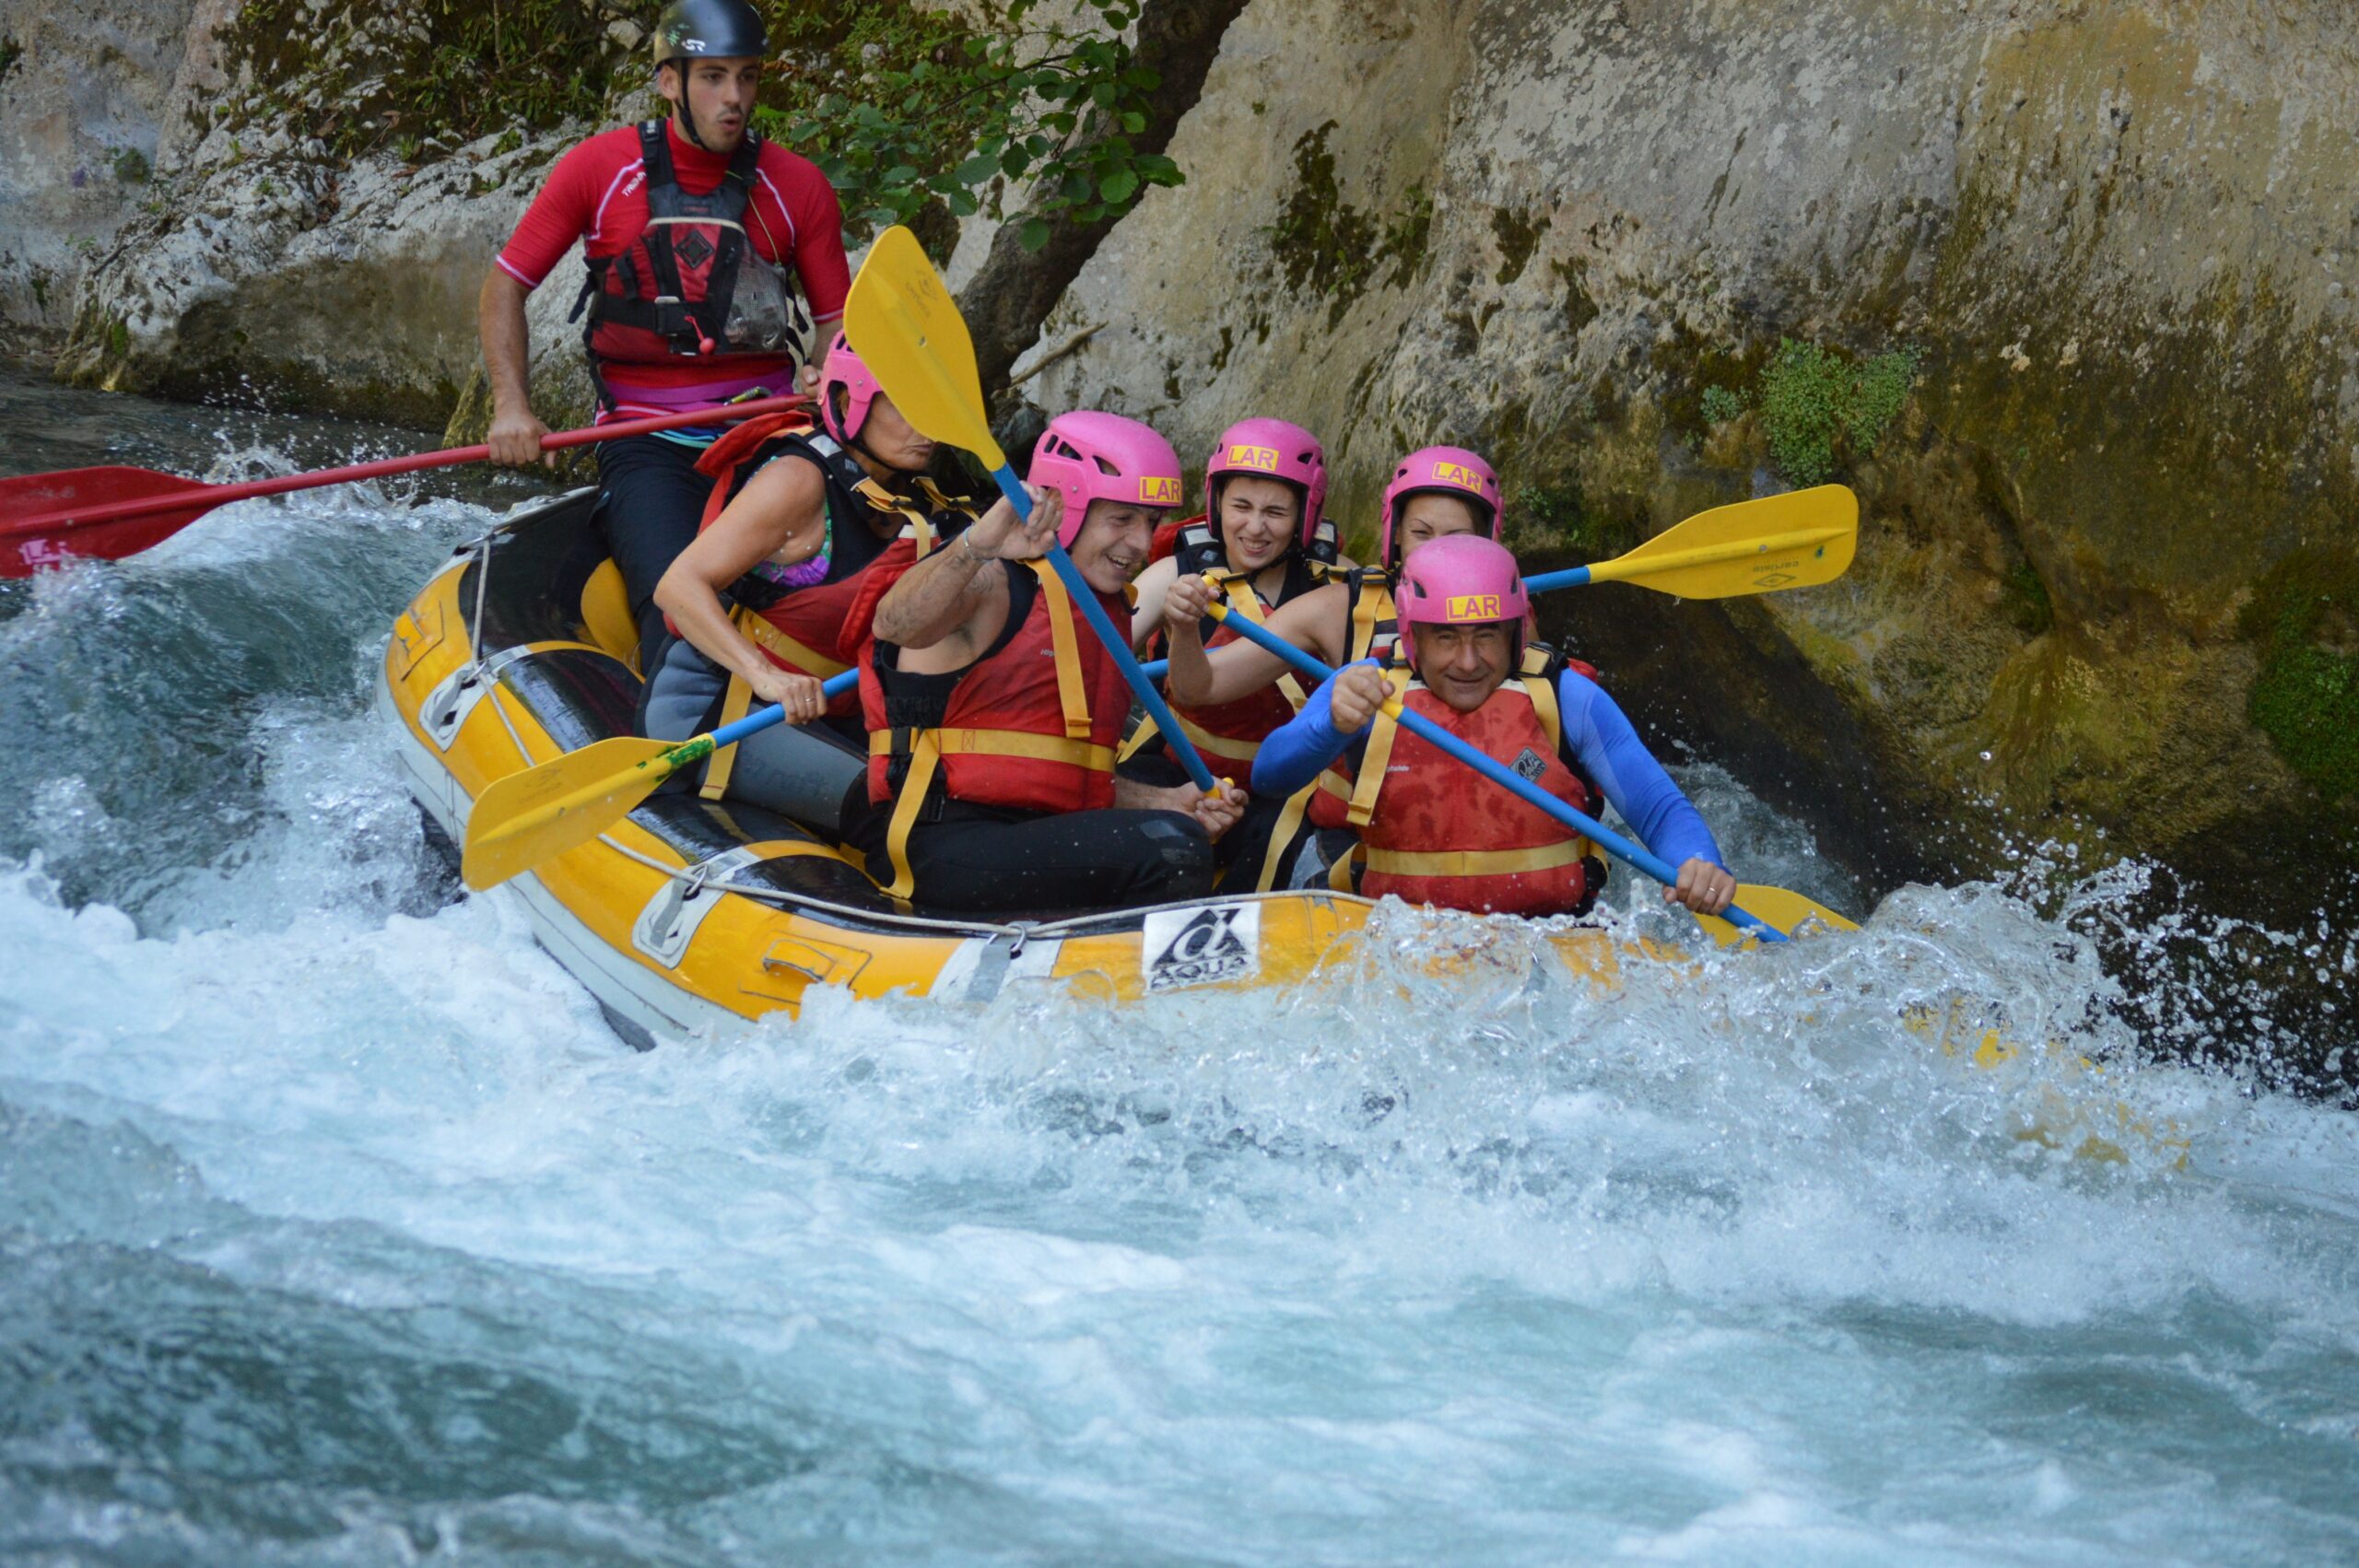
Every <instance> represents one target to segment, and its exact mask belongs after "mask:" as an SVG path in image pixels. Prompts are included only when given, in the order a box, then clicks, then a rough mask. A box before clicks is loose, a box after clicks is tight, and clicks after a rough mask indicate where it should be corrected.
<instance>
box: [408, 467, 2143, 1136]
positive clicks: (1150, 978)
mask: <svg viewBox="0 0 2359 1568" xmlns="http://www.w3.org/2000/svg"><path fill="white" fill-rule="evenodd" d="M594 498H595V493H594V492H593V491H591V490H587V489H583V490H576V491H573V492H571V493H569V494H567V495H564V496H559V497H554V498H552V499H550V500H548V501H546V502H543V503H541V504H540V505H538V506H535V507H532V508H529V509H524V510H522V511H521V512H519V513H518V514H517V515H515V516H514V517H512V518H511V519H509V520H508V521H505V522H503V523H502V524H500V525H499V527H498V528H496V529H494V530H493V531H492V532H489V533H487V534H486V535H484V536H483V537H482V538H480V539H477V540H475V541H472V542H471V543H469V544H464V545H463V546H461V547H460V548H459V550H458V551H457V552H456V553H455V554H454V555H453V556H452V559H451V561H450V562H449V563H448V564H447V565H446V566H444V567H443V568H442V569H441V570H440V571H439V572H437V573H436V574H435V575H434V577H433V578H432V579H431V580H429V581H428V583H427V584H426V586H425V588H424V589H422V590H421V591H419V592H418V595H417V598H416V599H415V600H413V601H412V602H411V603H410V605H409V607H408V608H407V609H406V610H405V611H404V612H403V613H402V614H401V615H400V616H399V617H398V618H397V619H396V620H395V621H394V623H393V636H392V638H390V640H389V641H388V643H387V645H386V648H385V683H384V686H383V688H382V692H381V704H382V706H383V708H384V709H385V712H386V715H387V717H388V719H389V720H391V722H392V724H393V730H394V731H395V733H396V735H397V736H398V738H399V743H400V750H401V755H402V759H403V762H404V764H405V766H406V767H407V769H408V771H409V775H410V783H411V788H412V790H413V791H414V792H415V793H416V794H417V799H418V801H419V802H420V803H421V804H422V805H423V806H424V807H425V808H426V810H427V812H428V814H429V815H431V816H432V817H433V818H434V819H435V821H436V822H437V823H438V824H439V825H440V826H441V828H442V829H443V830H444V831H445V832H446V833H447V834H449V836H450V837H451V838H452V842H453V843H460V842H464V838H465V835H466V823H467V816H468V813H469V812H470V810H471V809H472V808H473V806H474V803H475V798H476V797H477V796H478V795H479V794H481V793H482V791H483V790H484V788H485V787H486V786H487V785H488V784H490V783H491V782H492V781H493V780H495V779H498V778H502V777H503V776H505V775H508V774H511V773H514V772H517V771H519V770H520V769H522V768H525V767H528V766H534V765H536V764H540V763H544V762H547V761H549V760H550V759H551V758H553V757H556V756H558V755H563V754H564V753H567V752H569V751H572V750H575V749H577V748H579V747H581V746H586V745H591V744H593V743H597V742H599V741H603V740H605V739H608V738H609V737H611V736H615V735H618V734H627V733H628V732H630V729H631V723H632V720H633V718H634V714H635V710H636V708H637V705H638V700H639V687H640V682H639V676H638V674H637V673H636V672H635V671H634V670H633V669H632V667H631V664H630V662H629V649H631V647H632V645H633V644H634V642H635V640H636V629H635V627H634V626H633V624H632V621H631V617H630V614H629V610H628V604H627V603H625V600H624V595H623V587H622V579H621V575H620V573H619V572H617V571H616V568H615V567H614V565H613V564H612V563H611V562H610V561H608V560H607V559H606V556H605V553H604V544H603V542H602V541H601V539H600V537H599V534H598V531H597V529H596V528H595V527H594V526H593V523H592V522H591V520H590V510H591V507H592V505H593V501H594ZM508 885H510V886H511V887H513V888H515V889H516V891H517V892H518V893H519V894H520V895H522V899H523V902H524V907H525V908H526V910H527V911H528V912H529V914H530V918H531V919H532V922H533V927H534V932H535V934H536V935H537V936H538V937H539V939H540V941H541V942H542V944H543V945H544V946H546V948H547V949H548V950H549V952H550V953H552V954H555V955H556V956H557V960H558V961H559V962H560V963H562V964H563V965H565V966H566V968H567V969H569V970H570V971H571V972H572V974H573V975H574V976H575V977H576V978H578V979H580V980H581V983H582V984H583V985H584V986H586V987H588V988H589V989H590V991H591V992H592V994H593V995H594V996H595V997H596V998H597V999H598V1001H599V1003H600V1005H601V1006H602V1007H603V1008H604V1012H605V1013H606V1016H607V1019H608V1020H609V1021H610V1022H611V1023H612V1024H614V1026H615V1028H616V1032H617V1033H619V1034H620V1035H622V1036H623V1037H624V1038H626V1039H628V1040H629V1041H631V1042H632V1043H633V1044H635V1045H638V1046H640V1047H647V1046H651V1045H652V1044H654V1043H655V1042H656V1041H657V1040H659V1039H664V1038H676V1037H679V1036H686V1035H688V1034H691V1033H694V1032H696V1031H698V1030H700V1029H704V1028H708V1027H712V1026H723V1027H725V1026H728V1025H731V1024H736V1023H739V1022H741V1021H744V1020H750V1019H756V1018H759V1017H761V1016H762V1015H763V1014H765V1013H768V1012H775V1011H778V1010H780V1009H784V1010H785V1011H787V1012H789V1013H792V1012H794V1011H795V1010H796V1008H797V1007H799V1005H800V1004H801V1002H802V1000H803V997H804V992H805V991H806V990H808V989H810V988H811V987H813V986H841V987H844V988H846V989H849V990H850V991H851V993H852V994H854V995H855V996H863V997H880V996H885V995H887V994H890V993H895V992H898V993H902V994H905V995H910V996H923V997H933V998H938V999H942V1000H946V1001H951V1002H977V1003H980V1002H987V1001H989V1000H992V998H994V997H996V996H998V995H999V994H1000V993H1001V992H1002V991H1003V989H1006V988H1008V987H1009V986H1010V985H1011V984H1013V983H1015V982H1019V981H1020V982H1024V983H1025V984H1027V986H1028V987H1040V986H1046V987H1049V988H1050V989H1067V990H1070V991H1071V992H1073V993H1074V994H1076V995H1080V996H1085V997H1088V998H1092V999H1096V1000H1136V999H1138V998H1141V997H1144V996H1149V995H1159V994H1162V993H1165V992H1180V991H1187V990H1191V989H1214V988H1264V987H1268V988H1277V987H1287V986H1293V985H1297V984H1298V983H1301V982H1303V981H1307V980H1310V979H1312V978H1314V977H1319V976H1320V975H1321V974H1322V973H1328V972H1336V973H1338V974H1339V976H1340V975H1341V974H1342V973H1344V972H1345V971H1349V972H1351V973H1355V974H1356V972H1357V966H1358V965H1359V963H1360V961H1361V959H1362V958H1363V956H1364V955H1365V954H1366V951H1367V942H1365V940H1364V931H1365V928H1366V927H1367V923H1368V917H1369V915H1370V912H1371V911H1372V910H1373V909H1374V908H1375V906H1374V904H1372V903H1371V902H1370V901H1369V900H1367V899H1365V898H1357V897H1353V896H1350V895H1343V894H1335V893H1329V892H1324V891H1321V892H1307V893H1276V894H1244V895H1236V896H1216V897H1214V898H1211V899H1207V900H1204V901H1203V902H1200V903H1194V904H1180V905H1167V906H1162V907H1155V908H1145V909H1118V910H1096V911H1081V912H1073V911H1055V910H1046V911H1041V912H1040V913H1039V915H1038V916H1037V917H1035V918H1032V919H1003V920H998V921H986V920H978V919H965V918H958V919H942V918H934V917H929V916H928V915H927V914H926V913H925V911H924V910H923V909H921V908H912V907H910V906H908V905H907V904H905V903H902V902H900V901H898V900H895V899H892V898H888V897H887V896H886V895H885V894H884V893H883V892H882V891H881V890H880V889H879V888H878V887H877V886H876V884H875V883H874V882H872V881H871V880H870V879H869V877H868V876H867V874H866V873H865V872H863V870H862V869H861V866H860V864H859V860H858V857H857V856H856V855H852V854H849V853H847V852H845V851H843V850H841V849H840V848H839V847H838V846H836V845H834V844H832V843H827V842H823V841H821V840H820V839H818V838H816V837H814V836H812V835H811V834H810V833H808V832H805V831H804V829H803V828H802V827H800V826H798V825H795V824H794V823H792V822H790V821H788V820H787V819H785V818H784V817H780V816H777V815H774V814H772V813H768V812H764V811H760V810H757V809H755V808H752V807H748V806H744V805H740V804H737V803H735V802H719V803H715V802H706V801H704V800H702V799H700V798H698V797H697V796H696V795H694V794H675V795H660V796H657V797H655V798H653V799H651V800H649V801H648V802H645V803H644V804H642V805H640V807H638V808H637V809H636V810H635V811H633V812H632V813H630V814H629V816H628V817H627V818H625V819H624V820H622V821H621V822H619V823H617V824H616V825H615V826H614V827H613V828H611V829H610V830H608V831H607V832H605V833H604V834H602V835H601V836H599V837H597V838H595V839H593V840H592V841H591V842H589V843H586V844H583V845H581V847H580V848H574V849H571V850H569V851H567V852H566V853H564V854H561V855H557V856H556V857H554V858H552V859H551V860H546V861H545V862H543V863H542V864H541V865H539V866H538V867H536V868H534V870H532V871H529V872H524V873H522V874H521V875H519V876H517V877H515V878H513V879H512V880H511V882H510V883H509V884H508ZM1547 941H1548V942H1549V944H1550V946H1551V948H1553V950H1554V952H1555V955H1556V957H1557V958H1558V960H1559V961H1560V962H1561V963H1562V964H1563V965H1564V967H1565V969H1566V971H1567V974H1568V975H1570V976H1572V977H1576V978H1581V979H1587V980H1589V981H1590V982H1591V983H1592V984H1594V985H1596V986H1598V987H1600V988H1601V989H1611V988H1612V987H1613V986H1614V983H1615V980H1616V977H1617V976H1618V975H1619V973H1620V966H1621V965H1622V964H1623V963H1624V962H1625V961H1637V962H1648V963H1662V962H1670V963H1679V962H1683V961H1684V957H1685V955H1684V954H1681V953H1679V952H1678V951H1677V950H1675V949H1671V948H1664V947H1661V946H1658V945H1656V944H1653V943H1650V942H1637V943H1634V942H1627V941H1620V942H1617V941H1616V940H1615V939H1614V938H1613V937H1612V936H1610V935H1608V934H1607V933H1606V932H1605V931H1603V930H1596V929H1592V928H1584V927H1568V928H1566V929H1563V930H1554V931H1550V932H1548V933H1547ZM1528 951H1529V950H1528V949H1526V948H1523V947H1521V946H1520V944H1519V945H1517V946H1516V952H1517V953H1518V954H1527V953H1528ZM1486 955H1487V954H1486V952H1485V948H1484V946H1483V945H1481V944H1477V945H1475V946H1473V947H1471V948H1465V949H1463V950H1461V951H1455V952H1448V953H1442V954H1437V955H1435V957H1434V960H1433V967H1434V969H1435V970H1436V971H1437V972H1440V971H1454V970H1455V969H1459V968H1465V969H1476V968H1481V967H1484V966H1485V957H1486ZM1517 962H1519V963H1522V962H1528V959H1524V958H1520V957H1519V959H1518V960H1517ZM1904 1021H1905V1023H1906V1024H1907V1027H1908V1029H1909V1031H1910V1032H1911V1033H1914V1034H1916V1035H1919V1036H1924V1037H1927V1038H1928V1039H1929V1043H1931V1044H1933V1045H1935V1046H1937V1047H1939V1048H1940V1049H1941V1050H1942V1052H1943V1054H1945V1055H1949V1056H1952V1057H1955V1058H1959V1059H1962V1060H1971V1061H1972V1062H1973V1063H1974V1065H1975V1066H1976V1067H1978V1068H1980V1069H1983V1070H1986V1071H1991V1072H1994V1073H2003V1072H2005V1071H2008V1070H2009V1065H2010V1064H2011V1063H2014V1062H2016V1060H2017V1059H2018V1057H2019V1056H2020V1055H2022V1054H2023V1053H2021V1052H2020V1051H2019V1048H2018V1047H2016V1046H2014V1045H2013V1044H2010V1043H2009V1042H2007V1041H2006V1040H2005V1039H2003V1038H2002V1037H2001V1035H2000V1033H1999V1031H1998V1030H1996V1029H1993V1028H1990V1027H1989V1024H1988V1022H1987V1021H1985V1020H1982V1019H1981V1018H1980V1017H1979V1010H1978V1009H1977V1008H1975V1007H1973V1006H1972V1005H1971V1004H1970V1003H1969V1002H1967V1001H1966V1000H1959V1001H1958V1002H1956V1003H1954V1005H1952V1006H1951V1007H1950V1008H1949V1010H1948V1011H1947V1013H1946V1015H1942V1014H1939V1013H1936V1012H1931V1011H1928V1010H1921V1009H1920V1010H1918V1011H1916V1012H1912V1013H1910V1014H1909V1015H1908V1016H1907V1018H1906V1019H1905V1020H1904ZM2037 1054H2044V1055H2048V1056H2050V1057H2056V1056H2062V1057H2065V1058H2069V1059H2071V1061H2072V1062H2073V1063H2075V1064H2077V1065H2076V1066H2075V1067H2074V1070H2073V1071H2072V1072H2071V1073H2069V1074H2068V1077H2077V1076H2079V1074H2080V1069H2081V1068H2082V1067H2083V1066H2084V1065H2085V1064H2078V1058H2077V1054H2076V1053H2073V1052H2072V1051H2071V1048H2070V1047H2068V1046H2066V1045H2065V1044H2063V1043H2062V1042H2054V1043H2051V1044H2050V1045H2049V1046H2048V1047H2046V1050H2045V1051H2044V1052H2042V1053H2037ZM2039 1093H2040V1094H2043V1095H2044V1096H2045V1098H2044V1099H2043V1100H2042V1101H2041V1103H2040V1105H2039V1106H2038V1108H2037V1109H2036V1111H2035V1112H2034V1113H2033V1114H2031V1115H2030V1116H2028V1117H2026V1118H2025V1122H2024V1124H2023V1126H2022V1127H2021V1128H2020V1129H2019V1133H2018V1135H2019V1136H2022V1137H2025V1138H2031V1139H2036V1140H2038V1141H2042V1142H2046V1143H2049V1144H2051V1145H2055V1146H2060V1147H2062V1148H2067V1149H2071V1150H2072V1151H2073V1152H2075V1153H2080V1154H2082V1155H2083V1156H2095V1157H2097V1158H2102V1159H2119V1158H2121V1157H2122V1145H2123V1144H2124V1143H2128V1144H2130V1145H2133V1146H2135V1145H2141V1144H2142V1145H2146V1146H2148V1147H2160V1148H2161V1149H2163V1150H2164V1151H2165V1153H2166V1155H2167V1154H2169V1153H2172V1152H2177V1151H2183V1150H2184V1149H2185V1142H2184V1140H2183V1139H2181V1138H2180V1137H2178V1136H2177V1131H2176V1129H2158V1128H2155V1127H2153V1126H2151V1125H2149V1124H2148V1123H2147V1122H2146V1121H2145V1120H2144V1118H2142V1117H2138V1116H2136V1115H2135V1114H2134V1113H2132V1112H2131V1111H2130V1110H2129V1109H2128V1108H2127V1107H2124V1106H2118V1105H2113V1104H2111V1103H2109V1102H2108V1101H2107V1100H2105V1099H2103V1098H2098V1099H2096V1100H2094V1101H2090V1102H2088V1103H2082V1100H2081V1098H2079V1097H2076V1098H2074V1099H2072V1100H2070V1101H2067V1100H2062V1099H2059V1098H2058V1097H2057V1096H2056V1095H2055V1094H2054V1092H2053V1091H2052V1090H2049V1089H2045V1088H2043V1089H2042V1090H2040V1091H2039Z"/></svg>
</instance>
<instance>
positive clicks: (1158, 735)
mask: <svg viewBox="0 0 2359 1568" xmlns="http://www.w3.org/2000/svg"><path fill="white" fill-rule="evenodd" d="M1161 739H1163V731H1161V730H1160V729H1158V728H1156V722H1155V720H1152V719H1147V720H1141V721H1140V724H1139V727H1138V728H1137V729H1135V730H1133V731H1131V738H1130V739H1129V740H1127V741H1124V742H1123V743H1122V749H1121V753H1120V754H1118V755H1116V757H1115V759H1114V760H1115V761H1116V762H1118V763H1119V762H1128V761H1130V760H1131V758H1133V757H1134V756H1136V755H1139V753H1141V752H1143V751H1144V750H1146V749H1147V747H1149V746H1151V745H1153V744H1155V743H1156V742H1157V741H1160V740H1161Z"/></svg>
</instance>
